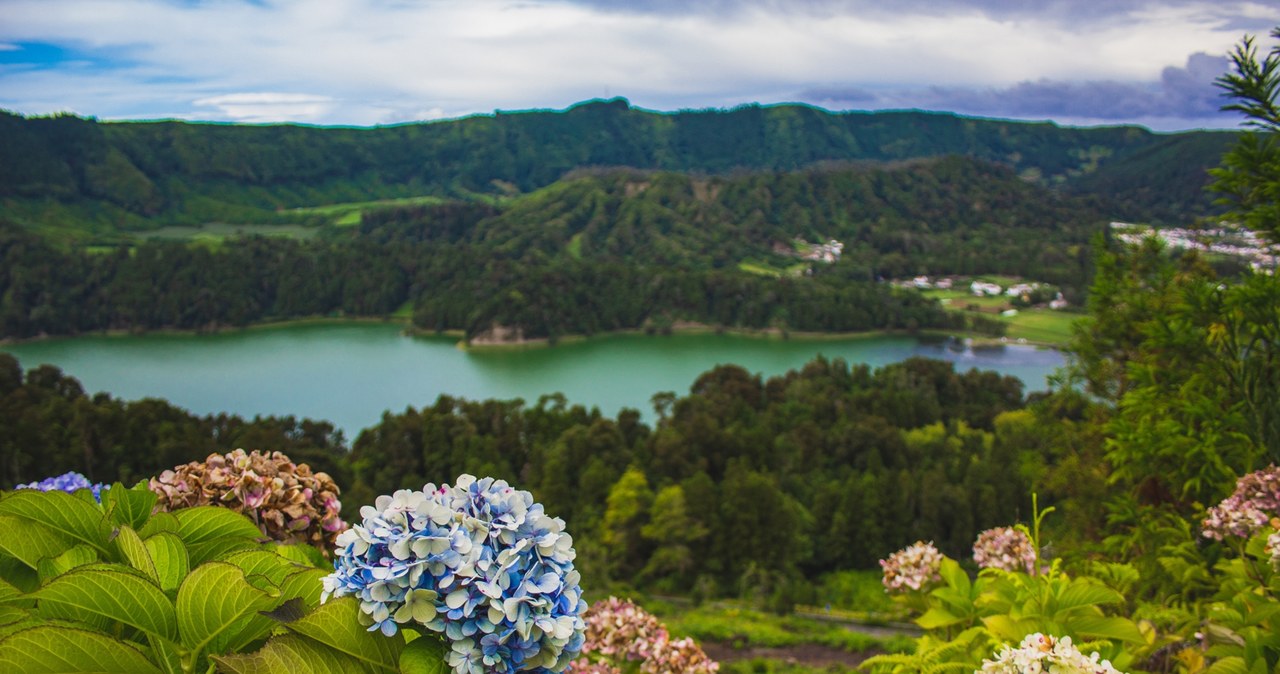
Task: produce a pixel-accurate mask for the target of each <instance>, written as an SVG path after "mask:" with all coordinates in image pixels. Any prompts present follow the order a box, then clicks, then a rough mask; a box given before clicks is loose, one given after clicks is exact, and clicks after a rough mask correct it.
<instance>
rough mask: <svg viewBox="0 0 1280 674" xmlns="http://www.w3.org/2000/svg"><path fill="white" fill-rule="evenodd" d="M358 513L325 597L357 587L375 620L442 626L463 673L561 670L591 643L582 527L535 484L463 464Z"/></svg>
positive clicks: (343, 537)
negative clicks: (549, 503)
mask: <svg viewBox="0 0 1280 674" xmlns="http://www.w3.org/2000/svg"><path fill="white" fill-rule="evenodd" d="M360 517H361V518H362V520H363V521H362V522H361V523H360V524H356V525H354V526H352V527H351V528H350V529H348V530H346V531H344V532H343V533H342V534H340V535H339V536H338V539H337V549H336V550H335V553H336V554H335V559H334V572H333V573H332V574H331V575H329V576H327V577H326V578H325V579H324V593H323V595H322V596H321V600H322V601H323V600H327V599H328V598H329V597H342V596H346V595H353V596H355V597H356V598H358V599H359V601H360V608H361V610H362V612H363V616H364V622H365V623H366V624H367V625H368V626H369V630H370V631H374V630H380V631H381V632H382V633H384V634H387V635H393V634H395V633H396V631H397V630H398V629H399V626H400V625H404V624H407V623H415V624H417V625H420V626H422V627H423V628H426V629H428V630H431V631H434V632H438V633H441V634H443V636H444V638H445V639H446V640H447V642H448V643H449V655H448V658H447V661H448V664H449V666H450V667H451V668H452V669H453V671H454V672H456V673H457V674H489V673H498V674H514V673H515V672H517V671H530V672H534V673H535V674H541V673H544V672H560V671H563V670H564V669H565V667H567V666H568V664H569V662H570V661H571V660H572V659H573V658H575V657H577V655H578V653H579V652H580V651H581V650H582V644H583V640H584V637H583V631H584V629H585V627H586V625H585V623H584V621H583V618H582V613H583V611H585V610H586V602H584V601H583V600H582V590H581V588H580V587H579V574H578V572H577V571H576V570H574V568H573V560H574V557H575V555H576V553H575V552H574V549H573V538H572V537H571V536H570V535H569V534H567V533H565V531H564V520H561V519H560V518H556V517H549V516H547V514H546V513H545V512H544V511H543V508H542V505H541V504H539V503H535V502H534V501H533V496H532V495H531V494H530V493H529V492H527V491H520V490H517V489H513V488H512V487H511V486H509V485H508V484H507V483H506V482H504V481H502V480H494V479H493V478H484V479H481V480H477V479H476V478H475V477H473V476H471V475H462V476H460V477H459V478H458V480H457V481H456V482H455V483H454V485H453V486H452V487H451V486H449V485H442V486H440V487H436V486H435V485H434V484H428V485H426V486H425V487H423V489H422V490H421V491H413V490H409V489H402V490H400V491H397V492H395V493H394V494H392V495H390V496H379V497H378V499H377V501H376V502H375V504H374V505H373V506H365V507H363V508H361V509H360Z"/></svg>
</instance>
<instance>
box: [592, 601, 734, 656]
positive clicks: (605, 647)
mask: <svg viewBox="0 0 1280 674" xmlns="http://www.w3.org/2000/svg"><path fill="white" fill-rule="evenodd" d="M584 617H585V618H586V622H587V631H586V642H585V643H584V645H583V647H582V653H583V655H588V654H591V653H595V654H597V655H599V656H603V658H604V660H596V661H592V660H590V659H588V658H581V659H579V660H577V661H575V662H574V663H573V665H572V666H571V668H570V671H571V672H573V674H616V672H618V671H619V670H618V667H616V666H615V664H614V663H617V664H619V665H620V664H622V662H625V661H632V662H635V661H639V662H640V672H641V674H667V673H669V672H681V673H682V674H714V673H715V672H717V671H719V669H720V664H719V663H718V662H716V661H715V660H712V659H711V658H709V657H707V654H706V653H705V652H703V650H702V648H701V647H699V646H698V644H696V643H695V642H694V641H693V639H689V638H685V639H675V640H673V639H672V638H671V634H670V633H669V632H667V628H666V627H665V626H664V625H663V624H662V623H661V622H660V621H659V620H658V619H657V618H656V617H654V615H653V614H651V613H649V612H648V611H645V610H644V609H642V608H640V607H639V606H636V605H635V604H633V603H631V602H629V601H626V600H622V599H618V598H616V597H610V598H608V599H607V600H605V601H602V602H597V603H595V604H593V605H592V606H591V608H590V609H588V610H587V613H586V615H585V616H584Z"/></svg>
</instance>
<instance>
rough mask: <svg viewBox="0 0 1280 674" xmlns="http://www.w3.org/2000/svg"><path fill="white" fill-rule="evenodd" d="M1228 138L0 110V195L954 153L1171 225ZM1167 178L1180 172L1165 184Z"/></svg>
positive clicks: (618, 102)
mask: <svg viewBox="0 0 1280 674" xmlns="http://www.w3.org/2000/svg"><path fill="white" fill-rule="evenodd" d="M1236 135H1237V134H1236V133H1234V132H1208V131H1200V132H1184V133H1177V134H1158V133H1154V132H1151V131H1148V130H1145V129H1142V128H1141V127H1132V126H1129V127H1090V128H1076V127H1061V126H1058V125H1055V124H1053V123H1050V122H1015V121H999V120H990V119H985V118H971V117H964V116H961V115H957V114H955V113H946V112H923V111H889V112H861V111H852V112H827V111H824V110H822V109H820V108H814V107H813V106H807V105H798V104H780V105H775V106H759V105H748V106H740V107H737V108H732V109H729V110H702V111H677V112H670V113H660V112H650V111H645V110H640V109H636V108H633V107H631V106H630V104H629V103H628V102H626V101H625V100H623V99H612V100H607V101H601V100H593V101H587V102H583V103H580V104H578V105H575V106H571V107H569V108H566V109H565V110H563V111H553V112H546V111H522V112H503V111H498V112H496V113H494V114H493V115H476V116H470V117H464V118H459V119H454V120H441V121H434V122H425V123H413V124H404V125H394V126H383V127H365V128H353V127H308V126H299V125H235V124H209V123H189V122H179V121H148V122H98V121H96V120H92V119H82V118H79V117H74V116H55V117H23V116H20V115H15V114H12V113H8V112H0V200H2V203H3V206H4V208H5V211H6V212H7V214H8V215H9V217H10V218H11V219H13V220H16V221H18V222H22V223H24V224H26V225H28V226H40V225H49V224H54V223H58V224H66V223H71V225H72V226H71V227H70V229H71V230H74V232H79V233H81V234H82V235H83V234H84V233H93V232H98V233H102V232H114V231H120V230H136V229H149V228H154V227H159V226H162V225H165V224H182V223H200V222H208V221H235V222H263V223H269V222H287V221H292V220H296V219H297V218H296V217H295V216H290V214H288V213H284V212H282V211H284V209H289V208H296V207H302V206H312V205H316V204H325V203H335V202H342V201H364V200H369V199H381V198H398V197H407V196H420V195H436V196H442V197H451V198H459V199H464V200H474V199H477V198H493V197H499V196H503V195H508V194H511V193H527V192H530V191H533V190H535V189H538V188H540V187H545V186H547V185H550V184H552V183H554V182H556V181H557V180H559V179H561V178H562V177H564V176H565V175H566V174H569V173H572V172H573V171H575V170H580V169H583V168H589V167H601V166H608V167H630V168H636V169H653V170H665V171H675V172H684V173H693V174H712V175H724V174H729V173H732V172H734V171H741V170H747V171H750V170H770V171H794V170H800V169H804V168H807V167H811V166H813V165H815V164H820V163H823V162H849V161H855V162H858V161H867V162H895V161H902V160H909V159H917V158H922V157H937V156H944V155H963V156H969V157H974V158H976V159H980V160H983V161H986V162H990V163H997V164H1002V165H1005V166H1008V167H1010V168H1011V169H1013V170H1014V171H1015V172H1016V173H1017V174H1018V175H1019V176H1020V177H1021V178H1023V179H1024V180H1027V181H1029V182H1035V183H1039V184H1041V185H1045V186H1049V187H1053V188H1055V189H1057V190H1060V191H1063V192H1065V193H1072V194H1085V195H1092V196H1097V197H1099V198H1100V199H1102V200H1104V201H1106V202H1108V203H1109V204H1110V205H1111V208H1110V209H1109V210H1110V211H1111V212H1114V213H1115V216H1116V217H1123V218H1128V219H1150V220H1155V221H1178V220H1183V221H1185V220H1186V219H1188V218H1193V217H1196V216H1200V215H1206V214H1210V213H1213V212H1214V208H1213V207H1212V205H1211V203H1210V199H1209V198H1208V197H1207V196H1206V195H1205V194H1204V193H1203V187H1204V185H1205V184H1207V180H1208V178H1207V174H1205V173H1204V169H1207V168H1208V167H1210V166H1214V165H1216V164H1217V162H1218V158H1219V155H1220V154H1221V151H1223V150H1225V149H1226V148H1227V147H1228V145H1229V144H1230V142H1232V141H1233V140H1234V139H1235V137H1236ZM1170 166H1179V167H1183V168H1184V169H1185V170H1184V171H1183V172H1182V173H1178V174H1175V175H1174V176H1173V177H1174V178H1176V179H1175V180H1174V181H1173V184H1170V183H1169V180H1168V178H1169V177H1170V175H1169V172H1168V169H1169V167H1170ZM1144 215H1145V216H1146V217H1135V216H1144Z"/></svg>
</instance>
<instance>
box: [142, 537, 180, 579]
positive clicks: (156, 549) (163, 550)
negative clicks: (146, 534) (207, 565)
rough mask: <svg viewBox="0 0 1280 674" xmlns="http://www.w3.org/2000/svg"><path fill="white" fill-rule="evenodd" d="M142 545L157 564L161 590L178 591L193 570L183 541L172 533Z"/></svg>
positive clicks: (151, 539)
mask: <svg viewBox="0 0 1280 674" xmlns="http://www.w3.org/2000/svg"><path fill="white" fill-rule="evenodd" d="M142 543H143V545H146V546H147V553H148V554H149V555H150V556H151V560H152V561H153V562H155V567H156V577H157V580H158V581H159V583H160V589H161V590H164V591H165V592H168V591H170V590H176V589H178V586H179V585H180V584H182V580H183V579H184V578H186V577H187V574H188V573H189V572H190V570H191V564H190V560H189V559H188V558H187V548H186V546H184V545H183V544H182V539H180V538H178V537H177V536H176V535H174V534H172V533H169V532H162V533H159V534H156V535H154V536H152V537H151V538H148V539H146V540H145V541H143V542H142Z"/></svg>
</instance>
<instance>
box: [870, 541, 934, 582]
mask: <svg viewBox="0 0 1280 674" xmlns="http://www.w3.org/2000/svg"><path fill="white" fill-rule="evenodd" d="M880 568H882V569H883V570H884V578H883V579H882V580H881V582H883V583H884V587H885V589H886V590H888V591H889V592H904V591H906V590H921V589H924V588H926V587H928V586H929V585H933V584H935V583H939V582H941V581H942V576H941V574H940V573H939V570H940V569H941V568H942V553H941V552H938V549H937V548H935V547H933V542H932V541H930V542H928V543H925V542H924V541H916V542H915V543H913V544H911V545H908V546H907V547H905V548H903V549H901V550H899V551H897V552H895V553H893V554H892V555H889V558H888V559H882V560H880Z"/></svg>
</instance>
